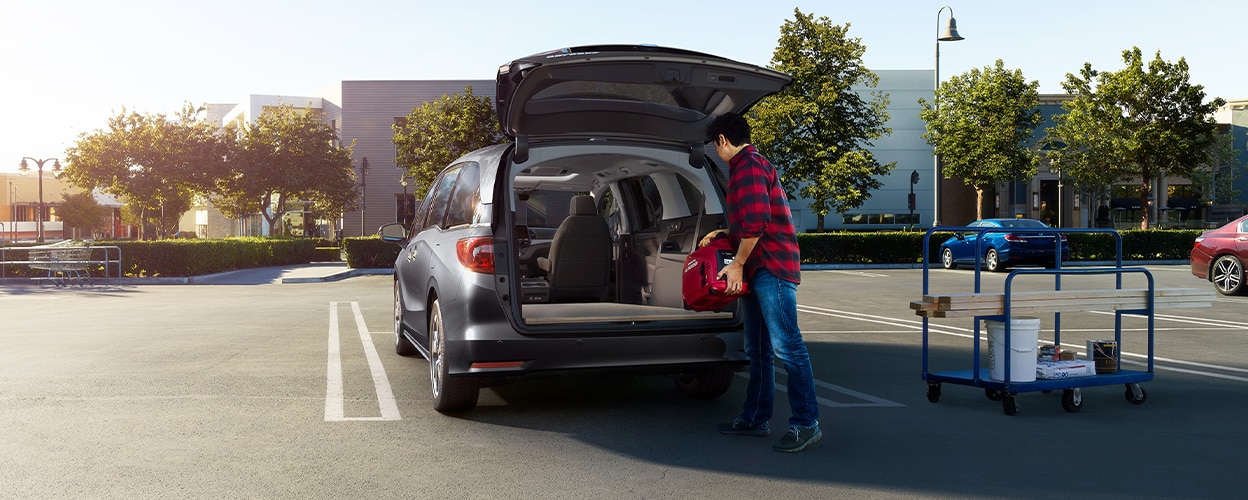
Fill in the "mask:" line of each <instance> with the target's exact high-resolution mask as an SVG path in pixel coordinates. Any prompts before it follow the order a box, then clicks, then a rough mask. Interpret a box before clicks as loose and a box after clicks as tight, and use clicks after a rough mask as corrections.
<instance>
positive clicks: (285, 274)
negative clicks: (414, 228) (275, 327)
mask: <svg viewBox="0 0 1248 500" xmlns="http://www.w3.org/2000/svg"><path fill="white" fill-rule="evenodd" d="M393 272H394V271H393V270H392V269H388V268H382V269H352V268H350V267H347V265H346V263H343V262H314V263H310V264H297V265H290V266H273V267H259V268H255V269H239V270H237V271H228V272H224V273H217V274H209V275H204V276H192V277H189V278H183V279H185V280H186V284H189V285H267V284H277V283H281V284H287V283H324V282H327V281H338V280H342V279H346V278H350V277H352V276H366V275H389V274H392V273H393ZM135 279H142V278H135ZM127 282H129V281H127Z"/></svg>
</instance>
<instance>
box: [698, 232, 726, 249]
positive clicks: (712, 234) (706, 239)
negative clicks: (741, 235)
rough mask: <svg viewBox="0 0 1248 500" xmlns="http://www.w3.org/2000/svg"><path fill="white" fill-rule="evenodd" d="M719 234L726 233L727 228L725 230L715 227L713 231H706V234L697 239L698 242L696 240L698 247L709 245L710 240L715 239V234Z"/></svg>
mask: <svg viewBox="0 0 1248 500" xmlns="http://www.w3.org/2000/svg"><path fill="white" fill-rule="evenodd" d="M721 234H728V230H727V229H716V230H714V231H711V232H709V233H706V236H703V237H702V241H699V242H698V248H702V247H704V246H707V245H710V244H711V240H713V239H715V237H716V236H718V235H721Z"/></svg>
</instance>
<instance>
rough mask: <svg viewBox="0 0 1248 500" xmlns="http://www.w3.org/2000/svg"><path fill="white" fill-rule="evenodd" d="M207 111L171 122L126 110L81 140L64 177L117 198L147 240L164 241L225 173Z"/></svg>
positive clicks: (190, 111)
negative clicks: (198, 197)
mask: <svg viewBox="0 0 1248 500" xmlns="http://www.w3.org/2000/svg"><path fill="white" fill-rule="evenodd" d="M204 111H205V108H203V107H195V106H192V105H190V104H187V105H186V106H184V107H183V109H182V110H181V111H180V112H179V113H178V114H177V115H176V116H175V117H173V118H170V117H168V116H166V115H164V114H155V115H153V114H139V113H137V112H126V110H125V109H123V110H122V111H121V113H119V114H118V115H117V116H115V117H113V118H111V119H109V121H108V130H96V131H94V132H92V133H83V134H80V135H79V137H78V142H77V143H75V144H74V145H73V146H71V147H70V148H69V149H68V150H66V153H65V156H66V159H67V160H68V164H69V165H68V166H67V167H66V168H65V176H66V178H67V180H68V181H69V182H70V183H71V184H74V185H76V186H78V187H81V188H83V189H87V190H91V189H95V188H98V189H100V190H101V191H103V192H106V193H110V194H113V195H116V196H117V197H118V198H119V199H120V200H121V201H122V203H124V204H125V205H126V207H127V208H128V210H127V212H129V213H132V214H136V215H137V218H138V219H139V220H138V221H137V222H139V223H140V224H141V227H142V233H141V236H142V237H143V238H145V239H151V238H153V237H164V236H165V235H166V234H169V233H170V232H171V231H172V230H173V228H176V227H177V222H178V219H179V218H181V216H182V214H183V213H185V212H186V211H187V210H189V209H190V206H191V197H192V195H193V194H194V193H201V192H207V191H208V190H210V189H211V186H212V183H213V181H214V180H215V179H216V178H217V176H219V175H220V173H221V171H222V169H223V167H224V146H223V144H222V143H221V141H220V140H219V139H218V137H217V135H216V130H217V126H216V125H215V124H212V123H209V122H208V121H207V120H204V119H202V116H203V113H204ZM149 227H155V228H156V232H151V231H149V230H148V228H149Z"/></svg>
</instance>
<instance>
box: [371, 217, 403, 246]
mask: <svg viewBox="0 0 1248 500" xmlns="http://www.w3.org/2000/svg"><path fill="white" fill-rule="evenodd" d="M377 235H378V236H380V237H381V241H385V242H388V243H394V244H396V245H403V244H405V243H407V228H405V227H403V224H402V223H399V222H392V223H390V224H386V225H384V226H381V228H379V229H377Z"/></svg>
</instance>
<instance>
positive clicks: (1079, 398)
mask: <svg viewBox="0 0 1248 500" xmlns="http://www.w3.org/2000/svg"><path fill="white" fill-rule="evenodd" d="M1062 408H1065V409H1066V411H1068V412H1070V413H1078V412H1079V410H1080V409H1082V408H1083V392H1082V391H1080V390H1079V389H1078V388H1074V389H1065V390H1063V391H1062Z"/></svg>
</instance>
